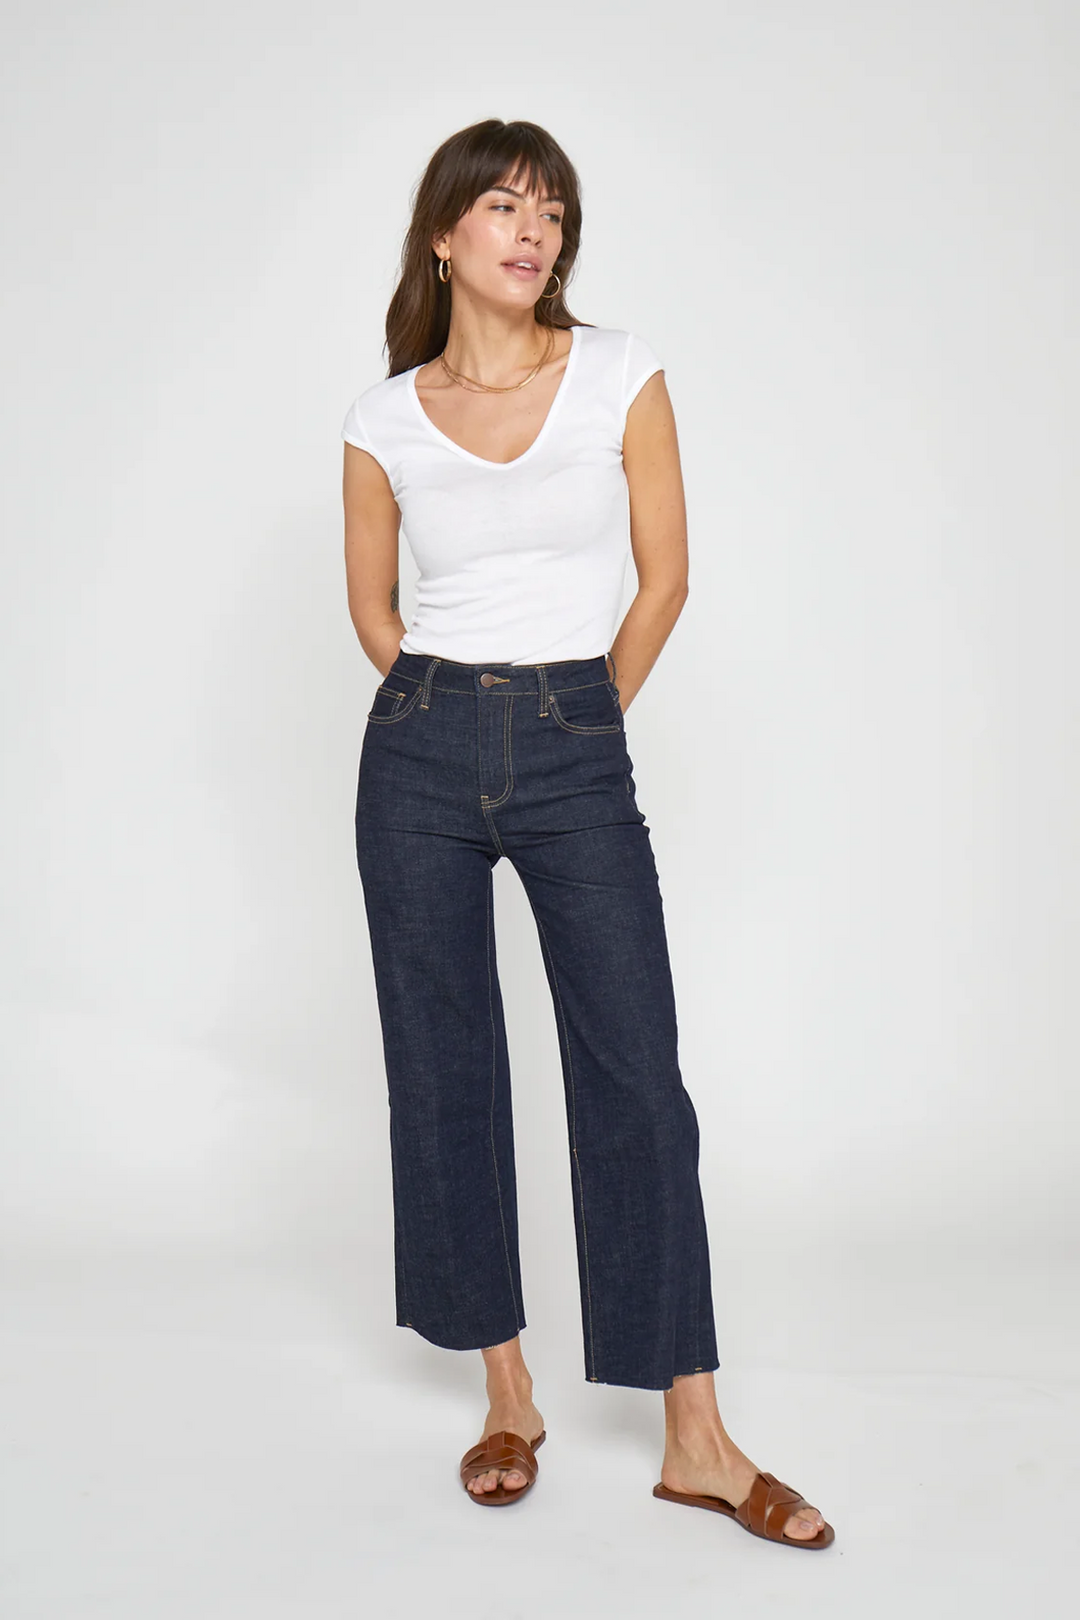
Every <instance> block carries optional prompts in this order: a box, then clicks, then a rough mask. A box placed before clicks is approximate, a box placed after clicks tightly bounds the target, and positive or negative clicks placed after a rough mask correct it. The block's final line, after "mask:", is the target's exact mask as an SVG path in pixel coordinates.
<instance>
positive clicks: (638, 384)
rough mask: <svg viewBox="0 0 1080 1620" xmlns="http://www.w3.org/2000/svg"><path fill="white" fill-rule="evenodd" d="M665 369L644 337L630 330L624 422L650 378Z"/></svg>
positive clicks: (624, 377) (624, 392)
mask: <svg viewBox="0 0 1080 1620" xmlns="http://www.w3.org/2000/svg"><path fill="white" fill-rule="evenodd" d="M663 369H664V368H663V364H662V363H661V361H660V360H658V359H657V357H656V355H655V354H654V353H653V351H652V349H650V348H649V345H648V344H647V343H646V342H645V340H644V338H639V337H638V336H637V334H636V333H635V332H628V333H627V334H626V354H625V356H624V357H623V382H622V414H623V421H624V422H625V420H626V413H627V411H628V410H629V409H630V407H631V405H632V404H633V402H634V400H635V399H636V398H637V396H638V394H639V393H640V392H641V389H642V388H643V387H644V385H645V384H646V383H647V382H648V380H649V378H650V377H651V376H652V375H653V373H654V372H657V371H663Z"/></svg>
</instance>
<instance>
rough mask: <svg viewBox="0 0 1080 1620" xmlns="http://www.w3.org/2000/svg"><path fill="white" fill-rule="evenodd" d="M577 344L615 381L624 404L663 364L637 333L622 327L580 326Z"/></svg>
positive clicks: (661, 368) (660, 369) (649, 345)
mask: <svg viewBox="0 0 1080 1620" xmlns="http://www.w3.org/2000/svg"><path fill="white" fill-rule="evenodd" d="M578 341H579V342H580V343H581V344H582V347H583V348H584V349H585V350H586V351H587V352H588V353H589V355H590V356H592V357H593V358H594V360H595V361H596V362H597V363H599V364H600V365H602V366H603V367H604V368H605V369H607V370H610V372H611V373H612V374H613V375H614V376H615V377H616V378H617V381H618V386H619V389H620V392H622V393H623V394H625V395H627V403H629V400H630V399H632V398H633V396H634V394H636V393H637V391H638V389H639V388H640V387H641V385H642V383H644V382H645V381H646V379H647V378H648V377H651V376H652V374H653V372H654V371H662V370H663V361H662V360H661V359H660V358H659V356H658V355H657V354H656V352H655V350H654V349H653V348H652V346H651V344H649V343H648V342H647V341H646V339H645V338H643V337H642V336H641V334H640V333H639V332H632V331H629V330H628V329H627V328H626V327H623V326H584V327H581V328H580V329H579V339H578Z"/></svg>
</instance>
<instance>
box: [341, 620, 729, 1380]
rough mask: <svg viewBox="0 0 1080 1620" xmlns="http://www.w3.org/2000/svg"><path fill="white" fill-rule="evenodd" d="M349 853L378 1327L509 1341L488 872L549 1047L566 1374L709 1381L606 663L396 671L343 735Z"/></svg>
mask: <svg viewBox="0 0 1080 1620" xmlns="http://www.w3.org/2000/svg"><path fill="white" fill-rule="evenodd" d="M486 677H494V679H493V680H488V679H486ZM356 851H357V862H358V866H359V872H360V879H361V883H362V886H363V893H364V904H365V910H366V913H367V920H368V927H369V931H370V937H371V948H372V962H373V967H374V973H375V986H376V993H377V998H378V1007H379V1017H380V1021H381V1026H382V1038H383V1050H384V1054H385V1060H386V1077H387V1084H388V1092H389V1104H390V1108H389V1123H390V1148H391V1167H392V1181H393V1211H394V1252H395V1282H396V1295H397V1321H398V1325H399V1326H403V1327H411V1328H414V1329H415V1330H416V1331H417V1332H418V1333H420V1334H421V1335H422V1336H423V1337H424V1338H425V1339H428V1340H430V1341H431V1342H432V1343H433V1344H437V1345H442V1346H444V1347H445V1348H447V1349H452V1350H471V1349H480V1348H482V1347H484V1346H488V1345H493V1344H501V1343H503V1342H504V1341H505V1340H507V1339H512V1338H514V1336H515V1335H516V1334H517V1333H518V1332H520V1330H521V1329H522V1328H523V1327H524V1326H525V1325H526V1324H525V1308H524V1296H523V1291H522V1283H521V1273H520V1266H519V1260H518V1211H517V1197H516V1178H515V1167H514V1144H513V1120H512V1111H511V1090H510V1065H509V1058H508V1053H507V1042H506V1031H505V1027H504V1023H503V1007H502V999H501V995H500V991H499V978H498V972H497V969H496V954H495V932H494V918H493V877H492V873H493V868H494V866H495V863H496V861H498V860H499V859H500V857H501V856H503V855H505V856H507V857H508V859H509V860H510V861H511V863H512V864H513V866H514V868H515V870H516V871H517V873H518V876H519V877H520V879H521V882H522V884H523V885H524V888H525V893H526V895H527V897H528V900H529V904H530V906H531V908H532V912H533V915H534V917H535V919H536V926H537V930H538V934H539V939H540V947H541V952H542V955H543V960H544V965H545V970H546V973H547V979H548V984H549V987H550V990H551V995H552V1000H553V1004H554V1011H555V1020H556V1025H557V1029H558V1036H559V1045H560V1052H561V1061H562V1076H563V1084H564V1089H565V1096H566V1112H567V1126H568V1134H569V1147H570V1172H571V1175H570V1180H571V1187H572V1195H573V1207H574V1221H575V1227H576V1233H577V1257H578V1278H579V1284H580V1294H581V1317H582V1332H583V1339H584V1363H585V1377H586V1378H587V1379H588V1380H590V1381H591V1382H593V1383H605V1384H624V1385H631V1386H634V1387H637V1388H640V1389H668V1388H670V1386H671V1382H672V1379H673V1377H674V1376H675V1375H676V1374H680V1373H692V1372H700V1371H712V1370H714V1369H715V1368H716V1367H717V1366H718V1365H719V1363H718V1361H717V1356H716V1337H715V1329H714V1323H713V1309H712V1297H711V1289H710V1275H709V1249H708V1240H707V1236H706V1226H705V1214H704V1209H703V1205H702V1199H701V1190H700V1186H699V1181H698V1122H697V1116H696V1114H695V1111H694V1106H693V1103H692V1102H691V1100H690V1097H689V1095H688V1093H687V1091H686V1089H685V1087H684V1085H683V1082H682V1077H681V1074H680V1070H679V1060H678V1051H677V1030H676V1014H675V997H674V990H673V986H672V980H671V969H670V964H669V959H668V947H667V937H666V933H665V927H664V916H663V906H662V901H661V896H660V888H659V883H658V880H657V872H656V866H655V862H654V859H653V853H652V846H651V842H650V838H649V830H648V827H647V825H646V824H645V817H644V815H643V813H642V812H641V811H640V810H639V809H638V807H637V801H636V789H635V783H634V778H633V771H632V761H631V759H630V756H629V754H628V752H627V747H626V733H625V724H624V719H623V714H622V710H621V708H620V705H619V696H618V690H617V688H616V687H615V685H614V683H613V681H612V680H611V679H610V678H609V676H608V669H607V661H606V659H605V658H604V657H603V656H597V657H595V658H584V659H572V660H564V661H561V662H557V663H550V664H524V665H522V664H486V665H485V664H463V663H454V662H452V661H450V660H448V659H441V658H436V657H434V656H429V655H426V654H424V655H422V654H418V653H406V652H400V653H399V655H398V658H397V660H396V662H395V664H394V666H393V668H392V669H391V670H390V672H389V674H388V675H387V677H386V679H385V680H384V681H383V682H382V683H381V684H380V685H379V687H378V689H377V690H376V691H375V693H374V697H373V700H372V706H371V711H370V714H369V715H368V719H367V725H366V728H365V732H364V740H363V746H362V749H361V754H360V771H359V781H358V786H357V799H356Z"/></svg>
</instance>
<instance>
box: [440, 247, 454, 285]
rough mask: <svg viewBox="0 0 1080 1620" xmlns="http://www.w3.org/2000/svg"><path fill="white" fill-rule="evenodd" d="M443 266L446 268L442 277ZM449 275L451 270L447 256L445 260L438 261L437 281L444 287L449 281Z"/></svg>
mask: <svg viewBox="0 0 1080 1620" xmlns="http://www.w3.org/2000/svg"><path fill="white" fill-rule="evenodd" d="M444 264H445V266H446V274H445V276H444V275H443V265H444ZM451 274H452V272H451V269H450V256H449V254H448V255H447V257H446V258H445V259H440V260H439V280H440V281H441V282H442V283H443V285H444V286H445V285H446V283H447V282H448V281H449V280H450V276H451Z"/></svg>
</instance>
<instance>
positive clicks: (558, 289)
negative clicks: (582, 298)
mask: <svg viewBox="0 0 1080 1620" xmlns="http://www.w3.org/2000/svg"><path fill="white" fill-rule="evenodd" d="M551 273H552V275H553V276H555V280H556V281H558V282H559V285H558V286H557V287H556V289H555V291H554V292H553V293H541V294H540V296H541V298H558V296H559V294H560V293H561V292H562V282H561V281H559V278H558V276H557V275H555V272H554V270H553V271H552V272H551Z"/></svg>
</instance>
